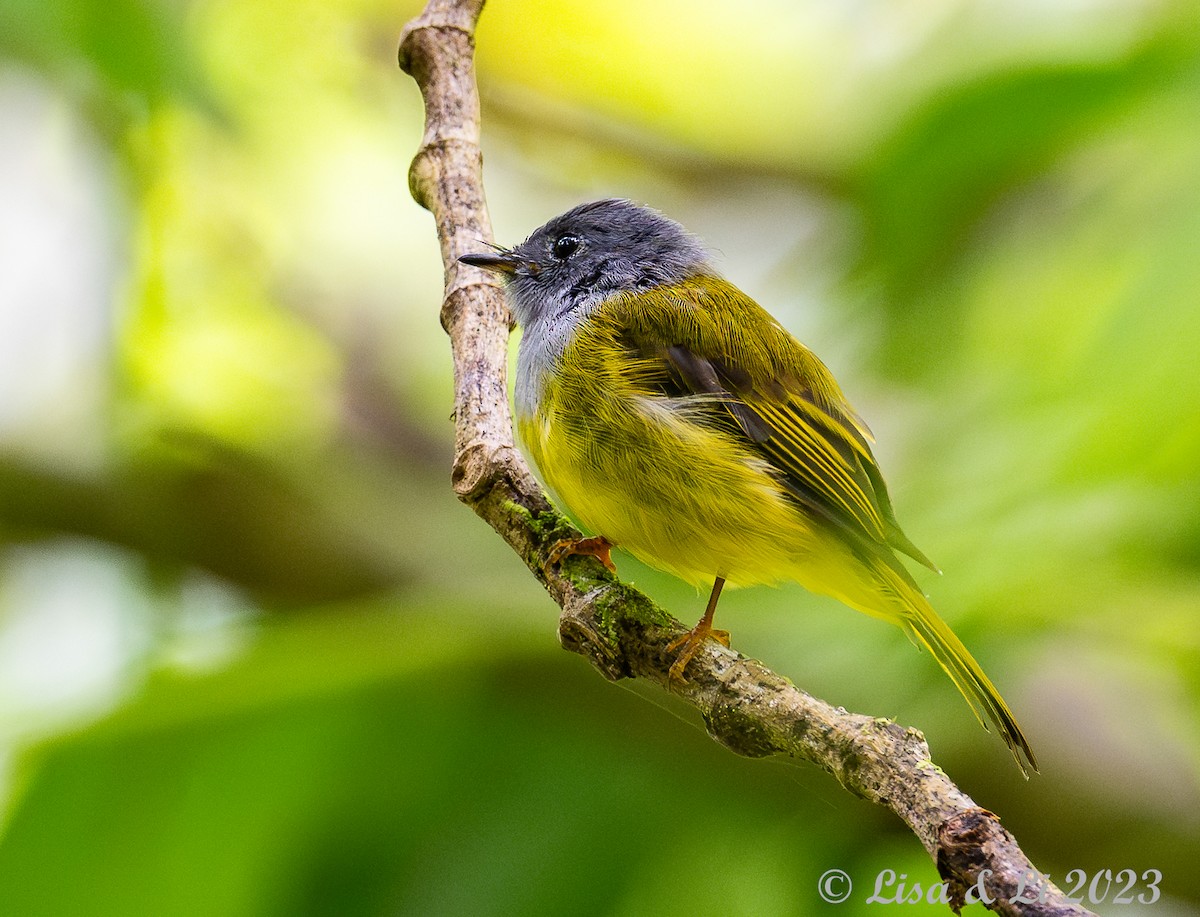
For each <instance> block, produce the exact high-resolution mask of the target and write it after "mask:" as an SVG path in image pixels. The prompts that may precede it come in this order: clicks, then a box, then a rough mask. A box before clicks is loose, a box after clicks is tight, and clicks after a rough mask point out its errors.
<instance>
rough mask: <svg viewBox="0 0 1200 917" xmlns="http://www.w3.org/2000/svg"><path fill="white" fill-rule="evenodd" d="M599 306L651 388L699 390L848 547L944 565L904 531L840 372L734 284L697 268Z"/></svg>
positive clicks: (708, 406)
mask: <svg viewBox="0 0 1200 917" xmlns="http://www.w3.org/2000/svg"><path fill="white" fill-rule="evenodd" d="M595 318H596V320H598V321H601V322H607V323H611V324H612V325H613V329H614V331H615V332H616V333H617V335H618V337H619V339H620V340H621V341H622V342H623V344H624V345H625V346H627V347H629V348H630V350H631V351H633V353H634V354H635V355H636V357H637V359H638V365H639V366H640V367H641V370H642V371H641V374H640V378H641V379H643V380H646V384H648V385H649V386H650V387H652V389H653V390H654V393H655V394H660V395H663V396H665V397H670V398H688V397H689V396H694V397H695V404H694V406H693V407H692V408H691V410H693V411H700V412H702V413H703V414H706V415H707V416H708V417H709V418H710V420H711V422H712V423H714V424H716V425H719V426H722V427H723V428H724V429H725V430H727V431H728V432H729V433H731V434H732V435H734V436H737V437H739V438H741V439H742V440H743V441H744V444H745V445H746V447H747V448H748V449H750V450H752V451H754V452H756V453H758V454H759V455H760V456H762V457H763V458H765V459H766V460H767V461H768V462H769V463H770V465H771V466H772V467H773V468H774V469H775V470H776V471H777V472H778V475H779V480H780V482H781V483H782V485H783V486H784V487H785V488H786V490H787V492H788V493H789V494H790V495H791V497H792V498H793V499H795V500H796V502H797V503H798V504H800V505H801V506H803V507H804V508H805V509H806V510H808V511H809V512H810V513H811V514H813V515H814V516H816V517H818V518H820V519H822V520H824V521H825V522H826V523H828V525H829V526H830V527H831V528H832V529H833V530H834V531H835V532H837V533H838V534H839V535H840V536H842V538H843V539H844V540H845V541H846V542H847V543H848V544H850V545H851V547H853V548H854V549H856V550H857V551H859V552H860V553H863V554H866V555H870V556H874V557H878V558H882V559H884V560H886V561H888V563H889V566H894V567H895V568H898V569H899V570H901V571H903V567H902V566H901V565H900V564H899V563H898V561H896V559H895V556H894V555H893V554H892V551H891V549H892V548H895V549H897V550H900V551H903V552H904V553H906V554H908V555H909V556H910V557H912V558H914V559H916V560H917V561H919V562H921V563H923V564H925V565H926V566H928V567H930V568H931V569H934V570H936V569H937V568H936V567H935V566H934V565H933V564H932V563H931V562H930V561H929V559H928V558H927V557H925V555H924V554H922V553H921V551H920V550H918V549H917V547H916V546H915V545H913V544H912V542H911V541H909V540H908V538H907V537H905V535H904V533H903V532H901V530H900V527H899V525H898V524H897V522H896V519H895V515H894V513H893V510H892V505H891V501H890V499H889V498H888V493H887V487H886V485H885V484H884V481H883V476H882V474H881V473H880V471H879V468H878V465H877V464H876V462H875V457H874V455H873V454H872V453H871V447H870V441H871V438H870V432H869V431H868V430H867V428H866V426H865V425H864V424H863V423H862V421H861V420H859V419H858V418H857V417H856V416H855V414H854V412H853V411H852V410H851V408H850V406H849V405H848V404H847V403H846V400H845V397H844V396H843V395H842V393H841V390H840V388H839V387H838V385H837V382H836V381H835V380H834V378H833V375H832V374H831V373H830V372H829V370H828V369H826V368H825V366H824V364H822V363H821V361H820V360H818V359H817V357H816V356H815V355H813V353H812V352H811V351H809V350H808V349H807V348H806V347H804V346H803V345H802V344H800V343H799V342H798V341H796V339H795V338H793V337H792V336H791V335H790V334H788V332H787V331H786V330H784V328H783V326H781V325H780V324H779V323H778V322H777V321H776V320H775V319H774V318H773V317H772V316H771V315H770V314H769V313H767V312H766V311H765V310H763V309H762V308H761V307H760V306H759V305H758V304H757V303H755V302H754V301H753V300H752V299H750V298H749V297H748V296H746V295H745V294H744V293H742V292H741V291H740V290H738V289H737V288H736V287H734V286H733V285H732V284H730V283H728V282H726V281H724V280H721V279H720V278H716V277H707V276H701V277H695V278H692V279H690V280H687V281H685V282H683V283H678V284H671V285H664V286H659V287H656V288H654V289H653V290H650V291H643V292H640V293H639V294H638V295H637V296H636V297H634V296H622V297H616V298H614V299H612V300H610V301H609V302H607V303H605V304H604V306H602V307H601V310H600V312H599V313H598V314H597V315H596V316H595ZM905 576H907V573H905Z"/></svg>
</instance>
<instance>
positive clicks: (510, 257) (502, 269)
mask: <svg viewBox="0 0 1200 917" xmlns="http://www.w3.org/2000/svg"><path fill="white" fill-rule="evenodd" d="M458 260H459V261H461V262H462V263H463V264H469V265H471V266H472V267H481V268H483V269H484V270H485V271H495V272H496V273H497V274H512V273H515V272H516V270H517V265H518V264H520V261H519V260H518V259H517V257H516V255H514V254H513V253H512V252H505V251H499V252H481V253H472V254H469V255H460V256H459V258H458Z"/></svg>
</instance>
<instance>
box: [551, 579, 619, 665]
mask: <svg viewBox="0 0 1200 917" xmlns="http://www.w3.org/2000/svg"><path fill="white" fill-rule="evenodd" d="M609 588H610V587H608V586H600V587H598V588H596V589H593V590H592V591H591V592H588V593H586V594H584V595H581V596H575V595H572V596H571V597H570V598H568V599H567V601H566V602H565V603H564V605H563V611H562V614H561V615H560V616H559V619H558V640H559V643H561V644H562V647H563V649H565V650H569V651H570V652H572V653H578V654H579V655H581V656H584V657H586V658H587V660H588V661H589V662H590V663H591V664H592V665H593V666H594V667H595V668H596V670H597V671H598V672H600V674H601V675H603V676H604V677H605V678H607V679H608V680H609V681H620V680H621V679H622V678H630V677H632V676H633V672H632V671H631V669H630V665H629V661H628V660H627V659H626V657H625V654H624V651H623V650H622V648H621V645H620V643H619V642H618V641H616V640H614V639H612V635H611V634H609V633H606V632H605V631H604V630H603V629H602V626H601V624H600V618H599V616H597V615H595V614H594V613H593V607H594V606H595V605H596V604H597V603H598V602H599V601H601V600H602V599H603V598H604V593H605V592H607V591H608V589H609Z"/></svg>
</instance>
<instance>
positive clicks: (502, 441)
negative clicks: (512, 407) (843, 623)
mask: <svg viewBox="0 0 1200 917" xmlns="http://www.w3.org/2000/svg"><path fill="white" fill-rule="evenodd" d="M482 8H483V0H430V2H429V4H428V6H427V7H426V8H425V10H424V12H423V13H422V14H421V15H420V16H419V17H418V18H416V19H414V20H413V21H412V22H410V23H409V24H408V25H407V26H406V27H405V29H404V32H403V34H402V36H401V40H400V66H401V67H402V68H403V69H404V70H405V72H407V73H408V74H410V75H411V76H412V77H413V79H414V80H416V82H417V84H418V86H419V87H420V89H421V92H422V94H423V96H424V99H425V113H426V119H425V135H424V138H423V140H422V142H421V146H420V149H419V150H418V151H417V154H416V156H415V158H414V159H413V163H412V167H411V169H410V172H409V180H410V187H411V189H412V194H413V197H414V198H415V199H416V201H417V203H419V204H420V205H421V206H423V207H425V208H426V209H427V210H429V211H430V212H431V213H432V214H433V217H434V220H435V222H436V224H437V233H438V239H439V241H440V243H441V248H442V258H443V262H444V264H445V271H446V293H445V299H444V301H443V304H442V312H441V319H442V325H443V327H444V328H445V329H446V332H447V333H448V334H449V336H450V343H451V348H452V351H453V357H454V399H455V400H454V417H455V432H456V437H455V458H454V468H453V474H452V481H453V486H454V490H455V492H456V493H457V494H458V496H459V498H460V499H462V500H463V501H464V502H465V503H466V504H467V505H468V506H470V507H471V508H472V509H473V510H474V511H475V512H476V513H477V514H478V515H479V516H480V517H481V518H482V519H483V520H484V521H486V522H487V523H488V524H489V525H491V526H492V528H493V529H495V530H496V532H497V533H498V534H499V535H500V536H501V537H502V538H504V540H505V541H507V542H508V543H509V545H510V546H511V547H512V548H513V550H514V551H516V552H517V554H518V555H519V556H520V557H521V559H522V560H523V561H524V562H525V563H526V565H528V567H529V569H530V571H532V573H533V574H534V575H535V576H536V577H537V578H538V579H539V580H540V581H541V582H542V584H543V585H544V586H545V587H546V590H547V591H548V592H549V593H550V595H551V597H552V598H553V599H554V600H555V602H557V603H558V605H559V607H560V608H561V609H562V614H561V616H560V618H559V625H558V632H559V637H560V640H561V641H562V645H563V646H564V647H565V648H566V649H568V650H571V651H572V652H575V653H579V654H580V655H582V656H583V657H585V658H586V659H587V660H588V661H590V662H591V663H592V665H593V666H595V667H596V669H598V670H599V671H600V672H601V673H602V674H603V675H604V676H605V677H606V678H609V679H614V680H615V679H618V678H644V679H647V680H650V681H653V682H656V683H657V684H659V685H660V686H661V687H663V688H664V689H667V690H671V691H673V692H674V693H676V694H677V695H679V696H680V697H682V698H683V699H684V700H685V701H687V702H688V703H690V704H691V705H693V706H694V707H695V708H696V709H697V710H698V711H699V712H700V714H701V715H702V716H703V718H704V722H705V724H706V725H707V727H708V731H709V733H710V734H711V735H712V737H713V738H714V739H716V740H717V741H718V742H720V743H721V744H722V745H724V746H726V747H727V748H729V749H731V750H732V751H735V752H737V753H738V754H741V755H747V756H750V757H762V756H765V755H787V756H789V757H792V758H795V759H798V760H803V761H809V762H812V763H813V764H816V765H817V766H818V767H821V768H823V769H824V770H826V771H828V772H829V773H830V774H832V775H833V776H834V777H835V778H836V779H837V780H838V781H839V782H840V783H841V784H842V786H844V787H845V788H846V789H847V790H849V791H850V792H852V793H854V794H855V795H857V796H861V797H863V798H864V799H869V800H871V801H872V802H876V803H878V804H880V805H883V806H886V807H887V808H889V809H891V810H892V811H893V812H895V813H896V815H898V816H899V817H900V818H901V819H903V820H904V822H905V823H906V824H907V825H908V826H909V827H910V828H911V829H912V831H913V833H914V834H916V836H917V838H918V839H919V840H920V841H921V843H922V844H923V845H924V847H925V849H926V850H927V851H928V852H929V854H930V856H932V857H933V859H934V861H935V862H936V864H937V867H938V871H939V873H940V874H941V876H942V877H943V878H944V879H945V880H946V882H947V887H948V891H949V896H950V899H951V904H952V906H956V905H957V906H961V904H962V902H963V898H964V895H965V894H966V892H967V890H968V889H982V890H983V891H984V892H985V893H986V894H987V895H988V896H989V897H990V899H991V901H992V903H991V904H989V907H991V909H992V910H994V911H996V912H997V913H1001V914H1014V915H1016V914H1022V915H1028V914H1036V915H1052V914H1053V915H1067V914H1071V915H1084V914H1088V913H1090V912H1089V911H1087V910H1085V909H1084V908H1082V907H1080V906H1079V905H1077V904H1075V903H1073V902H1071V901H1069V900H1068V899H1067V898H1066V897H1065V896H1064V895H1063V894H1062V892H1061V891H1060V890H1059V889H1058V888H1057V887H1055V886H1054V885H1053V884H1052V883H1051V882H1050V881H1049V879H1047V878H1045V877H1043V876H1040V875H1039V874H1038V873H1037V872H1036V871H1035V870H1034V868H1033V865H1032V864H1031V863H1030V861H1029V859H1028V858H1027V857H1026V856H1025V854H1024V853H1023V852H1022V851H1021V849H1020V847H1019V846H1018V845H1017V842H1016V840H1015V839H1014V838H1013V836H1012V835H1011V834H1010V833H1009V832H1008V831H1006V830H1005V829H1004V827H1003V826H1002V825H1001V824H1000V821H999V819H998V818H997V817H996V816H995V815H993V814H992V813H990V812H988V811H986V810H985V809H982V808H980V807H979V806H977V805H975V803H974V802H973V801H972V800H971V798H970V797H968V796H967V795H966V794H965V793H963V792H962V791H961V790H959V788H958V787H957V786H955V785H954V783H953V782H952V781H951V780H950V778H949V777H947V776H946V775H945V774H944V773H943V772H942V771H941V769H939V768H938V767H936V766H935V765H934V764H933V763H932V761H930V757H929V747H928V746H927V745H926V743H925V739H924V737H923V736H922V735H921V734H920V733H919V732H917V731H916V730H913V729H905V728H904V727H902V726H898V725H896V724H895V723H892V722H890V721H888V720H883V719H878V718H875V717H870V716H864V715H861V714H855V713H847V712H845V711H844V710H841V709H839V708H835V707H833V706H831V705H829V704H827V703H825V702H824V701H822V700H819V699H817V698H815V697H812V696H810V695H809V694H807V693H805V692H804V691H801V690H799V689H798V688H797V687H796V686H795V685H793V684H792V683H791V682H790V681H788V680H787V679H786V678H783V677H781V676H780V675H777V674H776V673H775V672H773V671H771V670H770V669H768V668H766V667H765V666H763V665H761V664H759V663H757V662H754V661H752V660H750V659H746V658H745V657H743V656H741V655H740V654H739V653H737V652H735V651H733V650H730V649H726V648H724V647H722V646H720V645H718V644H716V643H715V642H712V641H710V642H709V643H708V644H707V645H706V646H705V647H704V649H703V650H702V651H701V652H700V653H698V654H697V655H696V657H695V658H694V659H693V661H692V662H691V664H690V665H689V667H688V669H687V674H688V681H687V683H686V684H682V685H681V684H679V683H671V681H670V678H669V675H668V670H669V669H670V666H671V662H672V661H673V654H670V653H668V652H667V649H666V647H667V644H668V643H670V642H671V641H672V640H674V639H676V638H677V637H679V636H681V635H682V634H683V633H684V632H685V631H686V630H687V628H686V627H685V626H684V625H682V624H681V623H679V622H678V621H676V620H675V619H674V618H672V617H671V616H670V615H669V614H667V613H666V612H665V611H663V610H662V609H661V608H659V607H658V606H657V605H655V604H654V602H652V601H651V600H650V599H648V598H646V597H645V596H644V595H642V594H641V593H640V592H638V591H637V590H635V589H633V588H632V587H630V586H627V585H625V584H623V583H621V582H619V581H618V580H616V578H615V577H613V576H612V575H611V574H609V573H608V572H607V571H606V570H605V569H604V567H603V566H602V565H601V564H600V563H599V561H597V560H595V559H594V558H568V559H566V560H564V561H563V562H562V563H560V564H552V563H550V560H549V553H550V551H551V550H552V549H553V547H554V546H555V545H556V544H557V543H558V542H559V541H561V540H562V539H564V538H578V537H581V536H580V533H578V532H577V531H576V530H575V529H574V528H573V527H572V526H571V524H570V522H568V521H567V519H566V518H565V517H564V516H562V515H561V514H560V513H558V512H557V511H556V510H555V509H554V507H553V506H552V505H551V503H550V501H549V500H548V499H547V497H546V495H545V494H544V493H543V492H542V490H541V488H540V487H539V486H538V484H537V482H536V481H535V479H534V478H533V476H532V475H531V474H530V472H529V468H528V467H527V466H526V464H525V462H524V461H523V460H522V458H521V456H520V454H519V453H518V452H517V450H516V448H515V446H514V444H513V436H512V419H511V417H510V415H509V408H508V397H507V381H506V375H507V347H508V337H509V332H510V330H511V316H510V315H509V312H508V308H507V306H506V305H505V301H504V295H503V291H502V290H501V288H500V287H499V286H498V285H497V283H496V282H494V281H491V280H481V279H480V276H481V275H480V273H479V272H478V271H474V270H464V269H460V267H459V265H458V262H457V258H458V256H459V255H462V254H466V253H467V252H469V251H474V250H477V249H478V246H479V242H480V240H487V239H491V238H492V230H491V221H490V219H489V217H488V213H487V205H486V203H485V199H484V193H483V178H482V157H481V154H480V148H479V135H480V116H479V95H478V91H477V88H476V83H475V73H474V31H475V25H476V22H477V21H478V18H479V14H480V12H481V10H482ZM1020 888H1024V889H1025V895H1024V899H1025V900H1018V901H1012V900H1010V899H1012V898H1013V897H1014V896H1015V895H1016V893H1017V891H1018V889H1020ZM814 893H815V891H814ZM1035 897H1036V898H1038V900H1036V901H1033V900H1029V899H1033V898H1035ZM955 909H956V910H957V907H955Z"/></svg>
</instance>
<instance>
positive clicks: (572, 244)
mask: <svg viewBox="0 0 1200 917" xmlns="http://www.w3.org/2000/svg"><path fill="white" fill-rule="evenodd" d="M577 248H579V237H578V236H561V237H560V238H558V239H555V240H554V245H553V246H552V247H551V249H550V253H551V254H552V255H554V257H555V258H557V259H558V260H559V261H566V260H567V259H568V258H570V257H571V256H572V255H573V254H575V250H576V249H577Z"/></svg>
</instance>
